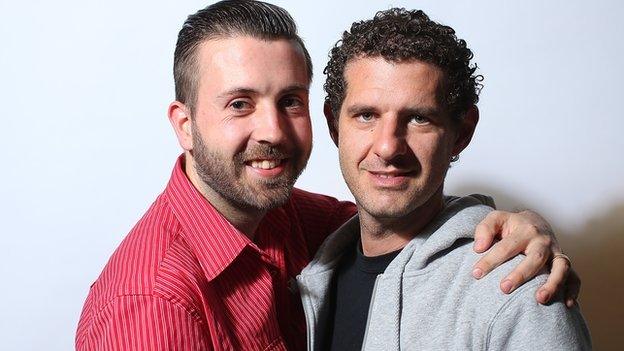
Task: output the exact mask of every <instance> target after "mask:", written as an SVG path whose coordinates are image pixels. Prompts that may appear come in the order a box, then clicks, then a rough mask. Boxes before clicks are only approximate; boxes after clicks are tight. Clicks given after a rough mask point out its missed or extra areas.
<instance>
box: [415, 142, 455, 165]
mask: <svg viewBox="0 0 624 351" xmlns="http://www.w3.org/2000/svg"><path fill="white" fill-rule="evenodd" d="M410 147H411V149H412V150H414V153H415V154H416V157H417V158H418V160H419V162H420V163H421V164H423V166H424V165H426V164H429V165H431V166H435V167H439V166H440V165H443V164H444V163H445V162H446V161H447V159H450V151H451V148H450V144H449V143H448V142H447V140H446V139H445V138H444V135H438V134H427V135H420V136H419V137H418V138H415V140H414V141H413V142H412V143H410Z"/></svg>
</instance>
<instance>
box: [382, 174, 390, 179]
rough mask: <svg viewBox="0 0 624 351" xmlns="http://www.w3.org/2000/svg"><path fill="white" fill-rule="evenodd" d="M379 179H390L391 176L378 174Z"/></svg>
mask: <svg viewBox="0 0 624 351" xmlns="http://www.w3.org/2000/svg"><path fill="white" fill-rule="evenodd" d="M379 177H380V178H392V176H391V175H388V174H380V175H379Z"/></svg>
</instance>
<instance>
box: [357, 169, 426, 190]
mask: <svg viewBox="0 0 624 351" xmlns="http://www.w3.org/2000/svg"><path fill="white" fill-rule="evenodd" d="M366 172H367V174H368V177H369V178H370V179H371V181H372V182H373V184H374V185H376V186H378V187H380V188H403V187H404V186H405V185H407V183H408V182H409V180H410V178H412V176H413V175H414V173H415V172H407V171H388V172H385V171H366Z"/></svg>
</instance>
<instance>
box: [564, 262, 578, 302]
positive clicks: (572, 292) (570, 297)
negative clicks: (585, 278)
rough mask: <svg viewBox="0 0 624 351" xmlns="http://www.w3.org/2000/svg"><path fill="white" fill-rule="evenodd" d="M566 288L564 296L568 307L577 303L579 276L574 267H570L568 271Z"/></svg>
mask: <svg viewBox="0 0 624 351" xmlns="http://www.w3.org/2000/svg"><path fill="white" fill-rule="evenodd" d="M565 284H566V286H567V288H566V297H565V302H566V306H568V308H571V307H572V306H574V305H576V304H578V296H579V292H580V291H581V278H580V277H579V276H578V274H576V272H575V271H574V269H570V273H569V274H568V279H567V280H566V282H565Z"/></svg>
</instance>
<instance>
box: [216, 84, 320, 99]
mask: <svg viewBox="0 0 624 351" xmlns="http://www.w3.org/2000/svg"><path fill="white" fill-rule="evenodd" d="M309 90H310V89H309V88H308V87H307V86H305V85H299V84H293V85H290V86H288V87H286V88H284V89H282V90H280V93H279V95H284V94H289V93H295V92H306V93H307V92H309ZM257 94H259V92H258V90H256V89H253V88H248V87H237V88H233V89H230V90H227V91H225V92H223V93H221V94H219V95H218V96H217V98H218V99H224V98H229V97H232V96H235V95H257Z"/></svg>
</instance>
